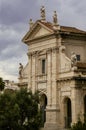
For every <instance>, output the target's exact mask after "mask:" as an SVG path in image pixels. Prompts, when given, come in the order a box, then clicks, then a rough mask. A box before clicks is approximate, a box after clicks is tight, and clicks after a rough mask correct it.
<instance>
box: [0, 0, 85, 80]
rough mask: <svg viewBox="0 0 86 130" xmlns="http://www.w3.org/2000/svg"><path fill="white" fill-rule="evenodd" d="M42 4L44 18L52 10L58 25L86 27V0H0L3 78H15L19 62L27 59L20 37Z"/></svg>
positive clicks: (1, 66)
mask: <svg viewBox="0 0 86 130" xmlns="http://www.w3.org/2000/svg"><path fill="white" fill-rule="evenodd" d="M42 5H44V6H45V8H46V17H47V18H46V19H47V20H48V21H52V16H53V11H54V10H56V11H57V12H58V20H59V24H60V25H65V26H74V27H77V28H79V29H82V30H85V31H86V0H0V77H3V79H8V80H14V81H16V80H17V78H18V67H19V63H22V64H23V65H25V64H26V63H27V61H28V58H27V54H26V53H27V46H26V45H25V44H23V43H22V42H21V39H22V38H23V36H24V35H25V33H26V32H27V31H28V29H29V24H28V23H29V19H30V18H32V19H33V21H36V20H38V19H40V7H41V6H42Z"/></svg>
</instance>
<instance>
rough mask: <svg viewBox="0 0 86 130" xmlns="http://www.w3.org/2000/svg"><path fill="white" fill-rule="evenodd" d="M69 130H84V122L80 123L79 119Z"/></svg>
mask: <svg viewBox="0 0 86 130" xmlns="http://www.w3.org/2000/svg"><path fill="white" fill-rule="evenodd" d="M71 130H86V120H85V121H84V122H82V121H81V120H80V118H79V119H78V122H77V123H75V124H74V125H73V126H72V128H71Z"/></svg>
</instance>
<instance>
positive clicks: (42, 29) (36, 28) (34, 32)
mask: <svg viewBox="0 0 86 130" xmlns="http://www.w3.org/2000/svg"><path fill="white" fill-rule="evenodd" d="M52 33H53V31H52V30H51V29H49V28H48V27H46V26H45V25H43V24H42V23H40V22H36V23H35V24H34V25H33V27H32V28H31V29H30V30H29V32H27V34H26V35H25V36H24V38H23V42H25V41H29V40H32V39H36V38H40V37H43V36H46V35H50V34H52Z"/></svg>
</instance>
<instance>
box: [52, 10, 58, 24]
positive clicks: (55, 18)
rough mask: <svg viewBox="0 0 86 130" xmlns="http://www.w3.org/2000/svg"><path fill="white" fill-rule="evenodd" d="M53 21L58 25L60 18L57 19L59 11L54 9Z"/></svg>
mask: <svg viewBox="0 0 86 130" xmlns="http://www.w3.org/2000/svg"><path fill="white" fill-rule="evenodd" d="M53 23H54V25H57V23H58V20H57V13H56V11H54V15H53Z"/></svg>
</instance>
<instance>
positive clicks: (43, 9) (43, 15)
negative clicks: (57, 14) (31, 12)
mask: <svg viewBox="0 0 86 130" xmlns="http://www.w3.org/2000/svg"><path fill="white" fill-rule="evenodd" d="M40 12H41V18H42V20H45V8H44V6H42V7H41V9H40Z"/></svg>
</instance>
